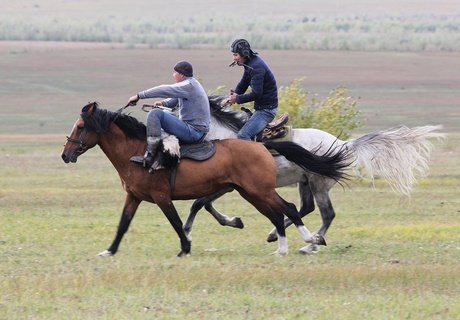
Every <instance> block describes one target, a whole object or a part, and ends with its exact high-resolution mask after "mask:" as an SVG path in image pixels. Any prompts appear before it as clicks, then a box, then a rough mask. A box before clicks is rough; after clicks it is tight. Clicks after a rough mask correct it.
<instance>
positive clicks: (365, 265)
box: [0, 134, 460, 319]
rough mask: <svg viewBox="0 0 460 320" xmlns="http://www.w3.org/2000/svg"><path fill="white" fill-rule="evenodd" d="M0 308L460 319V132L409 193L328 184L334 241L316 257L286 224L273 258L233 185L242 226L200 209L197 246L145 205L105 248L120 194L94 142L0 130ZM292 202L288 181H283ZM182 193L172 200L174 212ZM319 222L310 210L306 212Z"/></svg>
mask: <svg viewBox="0 0 460 320" xmlns="http://www.w3.org/2000/svg"><path fill="white" fill-rule="evenodd" d="M0 142H1V144H0V145H1V149H0V150H1V156H0V176H1V181H2V182H1V189H0V220H1V221H2V223H1V227H0V230H1V231H0V251H1V263H0V275H1V278H0V288H1V292H2V294H1V296H0V319H63V318H67V319H145V318H147V319H152V318H155V319H182V318H184V317H188V318H191V319H198V318H205V319H266V318H271V319H308V318H318V319H331V318H333V319H356V318H364V317H365V318H368V319H403V318H406V319H457V318H458V317H459V316H460V309H459V304H458V301H459V299H460V290H459V288H460V286H459V280H458V279H459V275H460V264H459V258H458V257H459V253H460V246H459V244H460V224H459V220H458V215H459V212H460V202H459V199H458V194H459V192H460V188H459V185H460V166H459V164H458V158H459V156H460V148H459V147H458V145H459V142H460V136H458V134H453V135H450V139H449V140H448V141H447V142H446V143H445V144H443V145H442V146H440V145H438V146H437V147H436V148H435V152H434V154H433V158H432V161H431V175H430V176H429V177H427V178H424V179H421V180H420V181H419V184H418V186H417V188H416V190H415V192H414V194H413V195H412V197H411V199H410V200H409V199H406V198H400V197H397V196H395V195H394V194H393V193H392V192H391V191H389V189H388V188H387V187H385V185H384V184H382V183H380V182H379V181H377V184H376V188H375V189H374V190H373V189H372V187H371V185H370V184H369V183H368V182H366V181H354V182H352V183H351V184H350V187H349V188H348V187H347V188H345V189H342V188H340V187H338V188H336V189H335V190H334V191H333V193H332V199H333V201H334V204H335V208H336V211H337V218H336V220H335V221H334V223H333V225H332V227H331V229H330V232H329V233H328V236H327V241H328V243H329V246H328V247H325V248H323V250H322V251H320V253H318V254H316V255H311V256H301V255H299V254H297V253H296V250H297V249H298V248H300V247H301V246H303V243H302V241H301V240H300V237H299V236H298V234H297V232H296V231H295V230H294V229H290V230H288V237H289V240H290V242H289V244H290V248H291V251H290V254H289V255H288V256H287V257H285V258H275V257H273V256H270V255H269V253H271V252H273V251H274V250H275V249H276V245H275V244H267V243H265V241H264V239H265V237H266V234H267V232H268V230H269V229H270V228H271V226H270V223H269V222H268V220H266V219H265V218H264V217H263V216H261V215H260V214H258V213H257V212H256V211H255V209H253V208H252V207H250V206H249V205H248V204H246V203H245V202H243V201H242V200H241V198H239V197H238V196H237V194H235V193H234V194H230V195H228V196H226V197H224V198H223V199H222V200H220V201H219V202H218V205H217V206H218V208H219V209H221V210H222V211H224V212H226V213H227V214H231V215H240V216H242V218H243V220H244V222H245V225H246V226H245V229H243V230H235V229H230V228H224V227H221V226H219V225H218V224H217V222H215V221H213V220H212V218H210V216H208V215H207V214H205V213H201V214H200V215H199V216H198V218H197V221H196V224H195V228H194V232H193V237H194V238H193V239H194V241H193V247H192V255H191V256H189V257H187V258H184V259H178V258H176V257H175V253H176V252H177V251H178V249H179V243H178V239H177V237H176V236H175V233H174V231H173V230H172V228H171V226H170V225H169V223H168V222H167V220H166V219H165V217H164V216H163V215H162V213H161V212H160V211H159V210H158V209H157V208H156V207H155V206H153V205H150V204H143V205H141V208H140V209H139V211H138V214H137V216H136V218H135V220H134V222H133V224H132V227H131V229H130V231H129V232H128V234H127V235H126V237H125V239H124V241H123V242H122V245H121V249H120V252H119V253H118V254H117V256H116V257H113V258H99V257H97V256H96V254H97V253H98V252H100V251H102V250H104V249H106V248H107V247H108V245H109V244H110V242H111V240H112V239H113V236H114V232H115V229H116V226H117V223H118V219H119V214H120V210H121V206H122V203H123V192H122V190H121V186H120V182H119V179H118V177H117V174H116V172H115V171H114V169H113V168H112V167H111V165H110V163H109V162H108V160H107V159H106V158H105V156H104V155H103V154H102V153H101V151H100V150H99V149H97V148H95V149H94V150H91V151H89V152H88V153H87V154H86V155H84V156H82V158H81V159H80V160H79V162H78V163H77V164H76V165H65V164H64V163H62V161H61V160H60V159H59V154H60V151H61V142H62V137H60V136H55V135H48V136H42V138H41V139H40V140H36V139H35V138H33V137H32V138H31V137H30V136H7V135H2V136H0ZM280 191H281V193H282V195H283V196H284V197H285V198H286V199H288V200H290V201H293V202H297V196H296V190H295V188H294V187H289V188H284V189H282V190H280ZM189 205H190V202H189V201H183V202H179V203H177V206H178V210H179V212H180V213H181V215H182V217H184V216H185V214H186V212H187V209H188V207H189ZM304 220H305V222H306V223H307V225H308V226H309V228H310V229H311V230H316V228H318V227H319V224H320V217H319V215H318V213H317V211H315V213H313V214H312V215H311V216H310V217H308V218H306V219H304Z"/></svg>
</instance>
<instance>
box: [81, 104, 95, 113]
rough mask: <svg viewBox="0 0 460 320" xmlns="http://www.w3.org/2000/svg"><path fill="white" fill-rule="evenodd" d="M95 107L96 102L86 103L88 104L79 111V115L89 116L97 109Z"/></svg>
mask: <svg viewBox="0 0 460 320" xmlns="http://www.w3.org/2000/svg"><path fill="white" fill-rule="evenodd" d="M97 106H98V104H97V102H88V104H87V105H86V106H84V107H83V109H81V113H86V114H88V115H91V114H92V113H93V112H94V111H95V110H96V109H97Z"/></svg>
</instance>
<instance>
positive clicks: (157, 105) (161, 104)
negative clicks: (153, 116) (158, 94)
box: [153, 100, 163, 107]
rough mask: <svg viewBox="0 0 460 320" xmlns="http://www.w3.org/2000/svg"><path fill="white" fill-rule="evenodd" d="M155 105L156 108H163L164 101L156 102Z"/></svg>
mask: <svg viewBox="0 0 460 320" xmlns="http://www.w3.org/2000/svg"><path fill="white" fill-rule="evenodd" d="M153 105H154V106H155V107H162V106H163V101H161V100H159V101H155V102H154V103H153Z"/></svg>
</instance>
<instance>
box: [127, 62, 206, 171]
mask: <svg viewBox="0 0 460 320" xmlns="http://www.w3.org/2000/svg"><path fill="white" fill-rule="evenodd" d="M173 77H174V79H175V81H176V83H175V84H171V85H160V86H157V87H153V88H150V89H147V90H144V91H141V92H139V93H138V94H136V95H135V96H132V97H130V98H129V100H128V104H129V105H136V103H137V102H138V101H139V99H147V98H166V99H164V100H162V101H161V103H160V104H161V105H163V106H164V107H167V108H171V109H172V108H174V107H175V106H177V105H178V107H179V117H176V116H174V115H173V114H171V113H168V112H164V111H163V110H162V109H159V108H155V109H152V110H151V111H150V112H149V114H148V116H147V151H146V152H145V154H144V156H143V157H142V156H141V157H139V156H137V157H133V158H132V161H135V162H138V161H142V164H143V166H144V167H145V168H151V167H152V165H153V159H154V156H155V153H156V151H157V149H158V145H159V143H160V139H161V130H162V129H163V130H164V131H165V132H167V133H169V134H172V135H175V136H176V137H177V138H178V139H179V141H181V142H185V143H197V142H199V141H200V140H202V139H203V138H204V136H205V135H206V133H207V132H208V131H209V125H210V122H211V115H210V107H209V99H208V95H207V94H206V92H205V90H204V88H203V87H202V86H201V84H200V83H199V82H198V80H196V79H195V78H194V77H193V67H192V65H191V64H190V63H189V62H187V61H179V62H177V63H176V65H175V66H174V73H173ZM139 158H140V159H139ZM154 167H155V166H154Z"/></svg>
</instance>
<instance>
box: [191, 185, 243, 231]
mask: <svg viewBox="0 0 460 320" xmlns="http://www.w3.org/2000/svg"><path fill="white" fill-rule="evenodd" d="M231 191H233V188H227V189H223V190H221V191H219V192H216V193H214V194H212V195H210V196H207V197H203V198H200V199H197V200H195V201H194V202H193V204H192V207H191V208H190V212H189V214H188V217H187V220H186V222H185V224H184V231H185V233H186V234H187V235H188V236H190V233H191V232H192V226H193V221H194V220H195V217H196V215H197V213H198V211H199V210H200V209H201V208H203V207H204V208H205V209H206V211H208V212H209V213H210V214H211V215H212V216H213V217H214V218H215V219H216V220H217V221H218V222H219V223H220V224H221V225H222V226H230V227H234V228H239V229H242V228H244V224H243V221H242V220H241V219H240V218H239V217H232V218H230V217H228V216H226V215H224V214H222V213H220V212H219V211H217V210H216V209H215V208H214V206H213V205H212V202H213V201H214V200H216V199H218V198H220V197H222V196H223V195H224V194H226V193H227V192H231Z"/></svg>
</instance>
